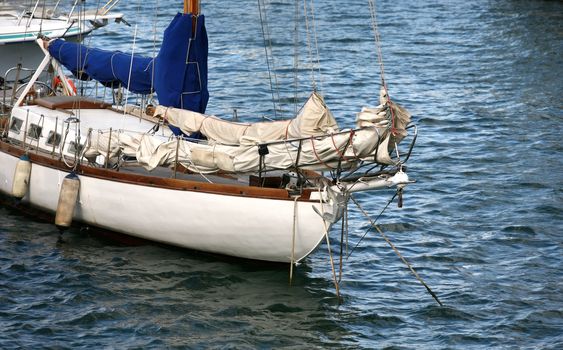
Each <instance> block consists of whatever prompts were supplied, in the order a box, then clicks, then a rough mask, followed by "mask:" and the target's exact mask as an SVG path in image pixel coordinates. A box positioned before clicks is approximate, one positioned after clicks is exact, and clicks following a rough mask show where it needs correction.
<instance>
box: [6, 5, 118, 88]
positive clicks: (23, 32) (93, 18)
mask: <svg viewBox="0 0 563 350" xmlns="http://www.w3.org/2000/svg"><path fill="white" fill-rule="evenodd" d="M59 3H60V0H59V1H57V2H56V3H55V4H53V6H51V7H43V5H44V4H45V1H42V0H37V1H36V2H35V3H34V4H33V5H32V6H24V5H21V2H20V1H18V2H10V1H7V2H0V77H1V78H2V79H6V80H10V78H12V79H14V77H15V75H14V74H12V75H11V76H10V74H7V71H8V70H9V69H11V68H14V67H16V66H17V65H18V64H21V66H22V67H24V68H29V69H34V68H35V67H37V66H38V65H39V63H40V62H41V60H42V59H43V53H42V51H41V50H40V49H39V48H38V47H37V44H36V43H35V40H36V39H37V38H38V37H39V36H46V37H49V38H64V39H67V40H77V41H78V40H81V39H82V38H83V37H85V36H86V35H88V34H90V33H91V32H92V31H93V30H95V29H97V28H100V27H103V26H105V25H107V24H108V23H109V22H110V21H121V20H122V17H123V15H122V14H121V13H117V12H113V11H111V9H112V8H113V7H114V6H115V4H116V3H117V1H111V0H110V1H109V2H108V3H107V4H106V6H104V7H101V8H100V9H99V10H97V11H85V10H81V9H80V6H82V5H80V4H79V0H75V1H74V4H73V6H72V8H71V9H70V10H69V11H68V13H64V12H62V11H61V9H60V7H59ZM7 75H8V76H7Z"/></svg>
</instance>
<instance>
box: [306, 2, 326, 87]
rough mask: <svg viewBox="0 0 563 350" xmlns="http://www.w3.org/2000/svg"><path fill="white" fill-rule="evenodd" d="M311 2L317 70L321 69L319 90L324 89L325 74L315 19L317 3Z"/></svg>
mask: <svg viewBox="0 0 563 350" xmlns="http://www.w3.org/2000/svg"><path fill="white" fill-rule="evenodd" d="M305 1H306V0H305ZM310 3H311V5H310V6H311V19H312V22H313V39H314V40H315V51H316V60H317V70H318V71H319V85H320V86H319V90H320V91H323V76H322V75H321V58H320V57H321V56H320V55H319V43H318V40H317V21H316V20H315V4H314V0H310Z"/></svg>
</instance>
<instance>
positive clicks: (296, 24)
mask: <svg viewBox="0 0 563 350" xmlns="http://www.w3.org/2000/svg"><path fill="white" fill-rule="evenodd" d="M293 22H294V34H293V35H294V36H293V114H294V115H297V112H298V111H299V106H298V104H297V95H298V91H299V74H298V73H299V0H295V14H294V19H293Z"/></svg>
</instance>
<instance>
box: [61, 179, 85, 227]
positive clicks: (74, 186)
mask: <svg viewBox="0 0 563 350" xmlns="http://www.w3.org/2000/svg"><path fill="white" fill-rule="evenodd" d="M79 189H80V179H79V178H78V176H76V174H75V173H70V174H68V175H67V176H65V178H64V180H63V183H62V185H61V192H60V194H59V203H58V205H57V213H56V216H55V225H57V226H58V227H59V228H67V227H69V226H70V225H71V224H72V216H73V215H74V208H75V207H76V203H77V199H78V190H79Z"/></svg>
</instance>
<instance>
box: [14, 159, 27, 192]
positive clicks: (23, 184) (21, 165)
mask: <svg viewBox="0 0 563 350" xmlns="http://www.w3.org/2000/svg"><path fill="white" fill-rule="evenodd" d="M30 176H31V161H30V160H29V157H28V156H27V154H24V155H22V156H21V157H20V160H19V161H18V164H17V165H16V170H15V171H14V181H13V183H12V196H14V197H15V198H17V199H22V198H23V197H25V195H26V194H27V190H28V188H29V177H30Z"/></svg>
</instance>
